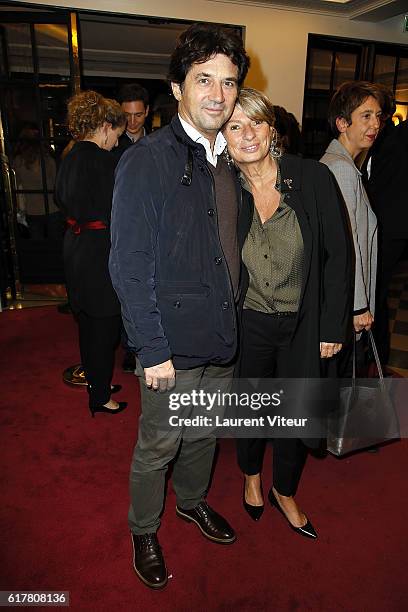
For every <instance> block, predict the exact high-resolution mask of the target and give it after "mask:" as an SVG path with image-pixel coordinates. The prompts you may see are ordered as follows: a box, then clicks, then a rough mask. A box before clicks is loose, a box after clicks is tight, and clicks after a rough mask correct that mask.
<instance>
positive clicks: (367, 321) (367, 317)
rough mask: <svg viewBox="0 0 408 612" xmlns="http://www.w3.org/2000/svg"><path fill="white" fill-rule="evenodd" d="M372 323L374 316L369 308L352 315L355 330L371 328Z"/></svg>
mask: <svg viewBox="0 0 408 612" xmlns="http://www.w3.org/2000/svg"><path fill="white" fill-rule="evenodd" d="M373 323H374V317H373V315H372V314H371V312H370V311H369V310H366V312H363V314H359V315H354V317H353V325H354V331H355V332H361V331H363V329H365V330H366V331H368V330H369V329H371V326H372V324H373Z"/></svg>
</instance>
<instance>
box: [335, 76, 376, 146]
mask: <svg viewBox="0 0 408 612" xmlns="http://www.w3.org/2000/svg"><path fill="white" fill-rule="evenodd" d="M370 96H372V97H373V98H375V99H376V100H377V102H378V104H379V105H380V107H381V110H383V108H384V95H383V92H382V91H381V89H380V88H379V87H378V85H376V84H375V83H369V82H368V81H347V82H346V83H343V84H342V85H340V87H339V88H338V89H337V91H336V92H335V94H334V96H333V97H332V99H331V101H330V106H329V113H328V120H329V124H330V127H331V130H332V132H333V134H334V135H335V136H336V138H337V137H338V135H339V133H340V132H339V130H338V129H337V125H336V119H338V118H340V119H345V120H346V121H347V123H348V124H349V125H351V114H352V113H353V112H354V111H355V110H356V108H358V107H359V106H361V104H363V103H364V102H365V100H367V98H369V97H370Z"/></svg>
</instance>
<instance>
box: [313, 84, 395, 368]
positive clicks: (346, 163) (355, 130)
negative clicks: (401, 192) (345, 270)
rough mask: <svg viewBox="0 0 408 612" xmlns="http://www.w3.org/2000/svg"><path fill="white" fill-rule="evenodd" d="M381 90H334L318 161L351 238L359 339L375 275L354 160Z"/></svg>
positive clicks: (372, 234)
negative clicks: (329, 135)
mask: <svg viewBox="0 0 408 612" xmlns="http://www.w3.org/2000/svg"><path fill="white" fill-rule="evenodd" d="M383 100H384V98H383V94H382V92H381V91H380V89H379V88H378V87H377V86H376V85H374V84H373V83H369V82H366V81H349V82H346V83H343V84H342V85H341V86H340V87H339V88H338V89H337V91H336V92H335V94H334V96H333V98H332V100H331V102H330V106H329V114H328V120H329V124H330V128H331V130H332V132H333V134H334V135H335V138H334V139H333V140H332V141H331V142H330V144H329V146H328V147H327V149H326V152H325V154H324V155H323V157H322V158H321V160H320V161H321V162H322V163H324V164H326V166H328V167H329V168H330V170H331V171H332V173H333V174H334V176H335V178H336V180H337V183H338V186H339V188H340V191H341V193H342V196H343V199H344V202H345V204H346V206H347V211H348V216H349V220H350V228H351V232H352V237H353V243H354V254H355V272H354V306H353V312H352V315H353V328H354V333H355V334H357V336H356V340H360V339H361V332H362V331H363V330H369V329H371V326H372V325H373V322H374V310H375V287H376V274H377V234H378V232H377V219H376V216H375V214H374V212H373V210H372V208H371V205H370V201H369V199H368V196H367V193H366V190H365V189H364V185H363V181H362V173H361V171H360V170H359V169H358V168H357V166H356V164H355V159H356V158H357V156H358V155H360V154H361V153H362V151H363V150H364V149H368V148H370V147H371V146H372V145H373V144H374V142H375V139H376V138H377V136H378V133H379V129H380V125H381V116H382V106H383ZM361 344H362V343H360V342H357V357H358V364H359V365H360V364H361V363H362V359H363V357H364V355H363V347H362V345H361ZM353 347H354V342H353V340H352V339H351V338H349V340H348V342H347V346H346V347H345V350H344V353H343V354H342V355H341V356H340V357H339V359H338V367H339V375H340V376H342V377H346V378H348V377H351V374H352V355H353Z"/></svg>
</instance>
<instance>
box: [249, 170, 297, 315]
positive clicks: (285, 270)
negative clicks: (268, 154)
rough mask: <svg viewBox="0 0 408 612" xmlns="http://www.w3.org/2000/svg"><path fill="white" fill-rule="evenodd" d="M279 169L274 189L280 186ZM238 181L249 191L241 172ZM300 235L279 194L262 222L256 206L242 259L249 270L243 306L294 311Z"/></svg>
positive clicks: (255, 308)
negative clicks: (276, 206) (271, 212)
mask: <svg viewBox="0 0 408 612" xmlns="http://www.w3.org/2000/svg"><path fill="white" fill-rule="evenodd" d="M280 180H281V175H280V168H279V164H278V174H277V177H276V189H277V190H278V191H279V187H280ZM241 182H242V185H243V187H244V188H245V189H247V190H248V191H249V192H251V188H250V185H249V184H248V183H247V181H246V180H245V177H244V176H243V175H242V174H241ZM303 254H304V251H303V238H302V234H301V231H300V227H299V223H298V220H297V217H296V213H295V211H294V210H293V209H292V208H291V207H290V206H289V205H288V204H287V203H286V202H285V194H284V193H281V196H280V201H279V206H278V208H277V210H276V211H275V212H274V214H273V215H272V217H271V218H270V219H268V220H267V221H266V222H265V223H262V221H261V219H260V217H259V214H258V211H257V210H256V207H255V208H254V217H253V220H252V225H251V229H250V231H249V234H248V237H247V239H246V241H245V244H244V247H243V250H242V258H243V261H244V264H245V266H246V267H247V270H248V273H249V287H248V292H247V295H246V297H245V302H244V308H249V309H251V310H258V311H260V312H265V313H275V312H297V310H298V308H299V300H300V292H301V288H302V270H303Z"/></svg>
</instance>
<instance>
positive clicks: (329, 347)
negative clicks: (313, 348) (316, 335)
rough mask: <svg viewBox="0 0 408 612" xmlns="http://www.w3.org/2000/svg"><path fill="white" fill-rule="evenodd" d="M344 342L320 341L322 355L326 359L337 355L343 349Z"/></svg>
mask: <svg viewBox="0 0 408 612" xmlns="http://www.w3.org/2000/svg"><path fill="white" fill-rule="evenodd" d="M342 346H343V345H342V344H339V343H338V342H321V343H320V357H321V358H322V359H326V358H327V357H333V356H334V355H337V353H338V352H339V351H341V349H342Z"/></svg>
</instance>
